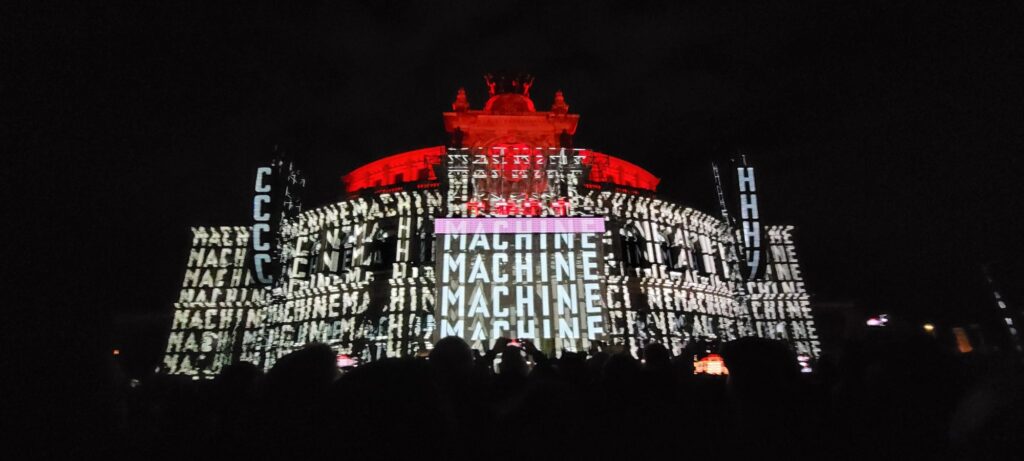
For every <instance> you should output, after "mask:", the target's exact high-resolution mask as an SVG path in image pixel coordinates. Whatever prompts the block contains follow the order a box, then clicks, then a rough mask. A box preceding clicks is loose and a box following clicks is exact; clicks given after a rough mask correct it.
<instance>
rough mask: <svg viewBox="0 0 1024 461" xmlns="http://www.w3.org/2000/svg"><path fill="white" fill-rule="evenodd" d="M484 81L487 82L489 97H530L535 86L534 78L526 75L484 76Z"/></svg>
mask: <svg viewBox="0 0 1024 461" xmlns="http://www.w3.org/2000/svg"><path fill="white" fill-rule="evenodd" d="M484 81H486V82H487V96H488V97H490V96H494V95H497V94H509V93H511V94H521V95H523V96H526V97H527V98H529V97H530V87H531V86H533V76H532V75H530V74H526V73H519V74H515V75H506V74H501V73H499V74H498V75H497V76H495V75H494V74H489V73H488V74H484Z"/></svg>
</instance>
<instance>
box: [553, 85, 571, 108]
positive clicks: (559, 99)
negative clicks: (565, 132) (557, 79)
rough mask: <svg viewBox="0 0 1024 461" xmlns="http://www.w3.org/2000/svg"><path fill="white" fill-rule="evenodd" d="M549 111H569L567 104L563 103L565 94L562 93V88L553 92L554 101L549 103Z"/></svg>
mask: <svg viewBox="0 0 1024 461" xmlns="http://www.w3.org/2000/svg"><path fill="white" fill-rule="evenodd" d="M551 112H554V113H556V114H566V113H568V112H569V105H568V104H566V103H565V95H563V94H562V90H558V91H556V92H555V102H554V103H552V104H551Z"/></svg>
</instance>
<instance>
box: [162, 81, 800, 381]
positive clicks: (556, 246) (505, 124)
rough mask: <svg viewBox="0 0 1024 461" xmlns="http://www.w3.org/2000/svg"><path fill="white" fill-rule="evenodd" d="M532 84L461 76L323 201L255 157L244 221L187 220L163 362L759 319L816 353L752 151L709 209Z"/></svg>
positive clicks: (674, 336)
mask: <svg viewBox="0 0 1024 461" xmlns="http://www.w3.org/2000/svg"><path fill="white" fill-rule="evenodd" d="M531 83H532V79H531V78H529V77H526V76H520V77H517V78H502V79H493V78H490V77H489V78H488V85H489V89H490V91H489V93H490V94H489V99H488V101H487V103H486V104H485V105H484V107H483V108H482V109H479V110H474V109H471V108H470V104H469V102H468V101H467V98H466V95H465V92H464V91H462V90H460V91H459V93H458V95H457V96H456V100H455V102H454V103H453V104H452V109H453V110H452V111H451V112H445V113H444V114H443V118H444V125H445V129H446V131H447V133H448V135H449V139H450V141H449V143H448V144H447V145H446V146H437V147H429V148H424V149H418V150H414V151H410V152H405V153H400V154H396V155H391V156H388V157H385V158H383V159H380V160H377V161H374V162H372V163H369V164H367V165H364V166H362V167H360V168H357V169H356V170H354V171H352V172H350V173H348V174H347V175H345V176H344V177H343V179H342V182H343V185H344V193H345V199H343V200H340V201H337V202H335V203H331V204H328V205H326V206H321V207H317V208H312V209H307V210H301V209H300V207H299V206H298V193H297V190H298V188H299V186H301V179H300V177H299V176H298V174H297V172H295V171H294V170H292V169H291V168H290V165H289V164H287V163H286V162H283V161H277V162H275V163H274V164H272V165H269V166H266V167H261V168H260V169H259V170H257V175H256V183H255V187H254V200H253V205H254V206H253V223H245V224H247V225H245V226H223V227H196V228H193V230H192V232H193V242H192V249H191V251H190V254H189V257H188V260H187V267H186V271H185V276H184V279H183V285H182V289H181V292H180V296H179V299H178V301H177V302H176V303H175V305H174V309H175V310H174V320H173V324H172V326H171V332H170V335H169V339H168V344H167V348H166V353H165V357H164V362H163V364H162V366H161V367H162V370H163V371H164V372H166V373H172V374H183V375H191V376H195V377H209V376H213V375H216V374H217V373H218V372H219V370H220V369H221V368H223V367H224V366H225V365H228V364H230V363H233V362H236V361H240V360H242V361H249V362H253V363H257V364H261V365H262V366H264V367H270V366H272V365H273V363H274V362H275V361H276V360H277V359H278V358H279V357H281V356H283V355H285V354H287V353H289V352H291V351H293V350H295V349H297V348H300V347H302V346H304V345H305V344H308V343H311V342H321V343H325V344H328V345H330V346H331V347H332V348H334V349H335V351H336V352H338V353H339V354H346V355H349V356H351V357H355V358H358V359H359V360H362V361H370V360H375V359H379V358H382V357H400V356H411V355H415V354H417V353H421V352H422V351H425V350H429V349H430V347H431V345H432V343H433V342H435V341H436V340H437V339H439V338H440V337H444V336H450V335H455V336H461V337H463V338H464V339H465V340H466V341H467V342H469V343H470V344H471V346H473V347H475V348H478V349H485V348H487V347H489V346H490V345H491V344H492V343H493V340H494V339H495V338H496V337H499V336H506V337H512V338H530V339H531V340H532V341H534V342H535V343H537V344H538V345H539V347H540V348H541V349H543V350H546V351H549V352H553V353H557V352H558V351H563V350H572V351H575V350H587V349H589V348H591V347H602V346H608V345H620V346H621V347H624V348H626V349H628V350H629V351H631V352H633V353H634V354H635V353H636V352H637V351H638V350H639V349H640V348H642V347H643V346H644V345H645V344H649V343H652V342H657V343H661V344H663V345H665V346H666V347H667V348H669V349H670V350H672V351H674V352H676V353H678V352H680V351H682V349H683V348H684V347H685V346H686V345H687V344H689V343H691V342H693V341H699V340H712V341H726V340H730V339H734V338H738V337H742V336H762V337H769V338H778V339H783V340H786V341H788V342H789V343H790V344H791V345H792V347H793V348H794V349H795V351H796V352H797V354H798V355H800V356H802V357H805V358H813V357H816V356H817V355H818V353H819V344H818V340H817V334H816V332H815V327H814V320H813V317H812V314H811V311H810V304H809V302H810V301H809V297H808V294H807V291H806V289H805V287H804V283H803V280H802V274H801V272H800V265H799V262H798V260H797V257H796V251H795V248H794V244H793V230H794V229H793V227H791V226H763V225H762V224H761V223H760V220H759V217H758V210H757V202H756V198H757V196H756V185H755V182H754V174H753V171H754V170H753V168H752V167H749V166H748V165H745V164H742V163H741V164H738V165H737V166H736V167H735V168H727V169H725V173H726V174H724V175H723V176H725V177H726V179H727V180H729V181H726V182H735V184H736V186H737V187H736V189H737V194H735V199H736V200H727V199H726V196H732V195H733V194H725V193H723V186H722V184H724V183H725V182H724V181H722V179H721V178H718V177H717V176H718V170H717V168H716V170H715V172H716V179H719V181H718V183H719V185H720V188H719V197H720V199H721V203H722V210H721V213H720V215H719V216H712V215H710V214H707V213H705V212H702V211H699V210H695V209H692V208H688V207H686V206H684V205H681V204H678V203H673V202H670V201H666V200H663V199H661V198H659V197H658V196H657V194H656V187H657V185H658V181H659V180H658V178H656V177H655V176H654V175H653V174H651V173H650V172H648V171H647V170H644V169H643V168H641V167H639V166H637V165H634V164H632V163H630V162H628V161H626V160H623V159H619V158H617V157H614V156H611V155H607V154H604V153H601V152H597V151H594V150H590V149H582V148H576V147H574V146H573V144H572V139H573V136H574V134H575V132H576V126H577V123H578V121H579V116H578V115H576V114H571V113H569V111H568V105H567V104H566V102H565V99H564V97H563V95H562V94H561V92H558V93H556V95H555V98H554V103H553V104H552V107H551V109H550V110H549V111H537V110H536V109H535V107H534V103H533V101H532V99H531V98H530V95H529V89H530V88H529V87H530V84H531ZM730 190H731V189H730ZM732 205H736V206H732ZM730 209H733V212H732V213H730V212H729V210H730Z"/></svg>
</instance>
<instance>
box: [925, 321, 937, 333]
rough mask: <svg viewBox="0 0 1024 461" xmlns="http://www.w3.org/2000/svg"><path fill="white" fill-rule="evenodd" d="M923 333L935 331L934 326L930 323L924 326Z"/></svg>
mask: <svg viewBox="0 0 1024 461" xmlns="http://www.w3.org/2000/svg"><path fill="white" fill-rule="evenodd" d="M924 331H925V332H927V333H932V332H934V331H935V325H932V324H930V323H926V324H924Z"/></svg>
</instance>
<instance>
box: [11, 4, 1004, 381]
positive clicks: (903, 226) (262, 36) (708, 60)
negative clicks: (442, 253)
mask: <svg viewBox="0 0 1024 461" xmlns="http://www.w3.org/2000/svg"><path fill="white" fill-rule="evenodd" d="M208 3H209V2H194V3H179V2H159V3H158V4H155V5H150V6H145V7H142V6H137V5H135V4H133V3H126V4H120V5H107V6H95V5H55V4H50V5H46V6H40V5H38V4H35V2H33V6H34V7H33V8H32V9H31V10H30V9H29V8H17V7H16V8H7V9H8V14H5V17H6V18H7V20H8V21H10V27H5V29H6V32H4V44H5V46H13V47H14V48H15V50H16V51H18V52H17V53H14V54H11V55H9V58H8V59H7V60H8V65H9V70H10V71H12V72H10V73H8V76H9V78H5V83H3V87H2V91H3V94H4V96H3V97H4V100H5V101H7V103H8V107H18V108H22V107H23V108H26V109H30V110H29V111H25V112H22V113H15V114H14V115H13V116H12V117H11V118H9V119H8V122H7V123H5V124H4V125H5V127H4V129H5V130H6V131H8V135H11V136H5V137H6V138H7V139H11V140H14V145H13V146H11V148H10V149H8V150H7V152H5V153H4V156H5V158H6V159H7V167H6V168H5V170H6V171H5V173H6V175H7V176H10V177H11V178H16V179H18V181H8V182H7V183H8V185H9V191H12V192H13V193H12V194H10V197H11V198H10V199H9V200H7V204H8V205H13V207H14V209H13V212H12V213H11V214H10V216H14V217H18V219H21V220H22V221H25V220H28V221H29V222H30V223H31V224H34V225H32V226H24V225H22V224H20V222H19V221H15V220H14V219H13V218H12V219H11V221H9V222H11V223H18V224H16V225H12V227H16V228H18V229H26V230H27V229H31V230H30V231H29V232H26V233H25V234H26V235H24V238H21V237H19V238H14V239H9V241H8V245H13V246H14V247H15V249H30V252H31V254H30V255H29V256H27V257H24V258H22V259H19V260H18V264H10V263H9V264H7V266H8V269H16V271H15V272H17V273H18V274H20V275H12V276H11V277H9V278H8V280H9V281H10V282H11V285H12V286H18V287H21V288H27V289H24V290H19V291H20V292H23V294H24V296H21V297H17V298H14V300H13V302H12V305H11V307H10V309H12V310H20V311H21V312H24V313H30V314H36V315H34V318H36V320H38V322H37V323H36V324H35V327H34V328H25V329H22V331H21V333H22V334H24V335H25V338H20V339H24V340H29V341H28V342H25V344H31V341H32V340H39V339H40V338H52V336H50V333H46V334H44V333H43V332H46V331H50V329H51V328H53V326H52V325H53V324H52V323H50V322H53V319H55V318H56V319H57V322H58V324H59V326H60V327H67V328H65V329H66V330H68V331H71V332H72V334H71V335H70V336H66V337H63V338H59V339H56V340H54V339H47V341H56V342H57V343H59V344H60V346H59V347H61V348H64V347H68V348H69V350H74V351H75V352H74V353H73V356H74V357H75V358H74V360H83V359H90V360H92V358H93V355H94V353H96V354H99V353H104V354H109V348H110V347H113V346H120V347H122V348H124V349H125V354H126V355H129V356H131V355H134V356H135V357H136V359H137V361H140V363H144V364H149V365H152V364H154V363H153V362H152V361H153V360H156V358H158V357H159V354H160V348H162V347H163V344H164V341H165V340H166V335H165V333H166V328H167V326H166V325H163V323H162V321H161V320H160V318H166V322H167V323H168V325H169V322H170V318H169V313H170V312H171V309H172V306H171V303H172V302H173V301H174V299H176V296H177V290H178V287H179V286H180V283H181V277H182V272H183V268H184V265H185V260H186V257H187V252H188V247H189V243H190V231H189V226H192V225H246V224H249V217H250V213H251V200H252V192H251V186H252V182H253V175H254V171H255V168H256V166H257V165H259V163H260V162H261V161H264V160H266V159H267V158H269V156H270V150H271V146H272V145H273V144H275V143H280V144H282V145H285V146H287V148H288V149H289V150H290V151H292V152H295V154H296V156H297V158H298V161H299V165H300V167H301V168H302V169H303V170H304V171H305V172H306V174H307V177H308V178H309V187H308V195H307V196H306V205H307V206H316V205H320V204H323V203H327V202H329V201H331V200H334V199H336V198H337V197H338V196H339V192H340V184H339V178H340V176H341V175H342V174H343V173H345V172H347V171H350V170H351V169H353V168H355V167H357V166H359V165H362V164H364V163H367V162H368V161H370V160H373V159H377V158H381V157H383V156H385V155H388V154H392V153H396V152H401V151H404V150H410V149H415V148H420V147H426V146H431V145H438V144H441V143H442V142H443V129H442V125H441V117H440V113H441V112H442V111H445V110H449V109H450V104H451V102H452V100H453V99H454V95H455V92H456V90H457V89H458V88H459V87H460V86H464V87H465V88H466V90H467V92H468V94H469V99H470V102H471V104H472V106H473V107H474V108H479V107H481V106H482V104H483V103H484V100H485V94H486V87H485V86H484V84H483V79H482V78H481V75H482V74H484V73H485V72H494V71H501V70H507V71H515V72H518V71H526V72H531V73H533V74H534V75H535V76H536V83H535V85H534V87H533V88H532V90H531V94H532V95H533V99H534V101H535V102H536V104H537V107H538V109H542V110H543V109H546V108H547V107H549V106H550V104H551V100H552V95H553V93H554V91H555V90H557V89H562V90H564V91H565V95H566V99H567V101H568V103H569V105H570V111H571V112H573V113H578V114H581V116H582V121H581V123H580V126H579V130H578V132H577V137H576V145H577V146H582V147H588V148H592V149H596V150H599V151H602V152H606V153H609V154H612V155H616V156H619V157H621V158H624V159H627V160H630V161H632V162H634V163H636V164H638V165H640V166H643V167H645V168H647V169H649V170H650V171H652V172H653V173H654V174H655V175H657V176H659V177H661V178H662V183H661V185H660V187H659V190H660V193H661V195H662V196H663V197H665V198H667V199H669V200H673V201H678V202H681V203H684V204H686V205H689V206H692V207H695V208H698V209H701V210H704V211H707V212H711V213H715V212H716V211H717V204H716V201H715V195H714V189H713V183H712V180H711V172H710V166H709V165H710V163H709V162H710V160H711V159H713V158H718V157H720V156H723V155H727V154H730V153H734V152H737V151H741V152H744V153H747V154H748V155H750V156H751V158H752V159H753V161H754V163H755V165H756V166H758V167H759V170H758V183H759V188H760V196H759V199H760V201H761V211H762V219H763V220H764V221H765V222H766V223H767V224H776V223H777V224H793V225H796V226H797V227H798V232H797V250H798V252H799V254H800V256H801V258H802V263H803V265H804V274H805V276H806V278H807V283H808V287H809V290H810V291H811V293H812V294H813V295H814V297H815V299H816V300H817V301H855V302H857V303H858V304H859V305H860V306H862V307H863V308H865V309H866V310H868V311H870V312H891V313H895V314H898V315H902V316H905V317H907V318H910V319H914V320H915V321H924V320H932V321H941V322H946V323H947V324H950V325H952V324H957V323H964V322H973V321H977V320H978V319H982V318H983V317H985V316H986V315H988V314H985V313H986V312H990V311H991V310H992V309H994V306H993V305H992V304H991V302H990V300H989V299H988V298H986V294H987V293H986V292H985V291H984V286H983V285H982V284H981V278H980V269H979V267H980V264H982V263H994V264H995V267H996V268H997V269H998V274H999V276H1000V277H1001V283H1002V284H1003V285H1004V287H1005V288H1007V289H1008V290H1010V291H1011V292H1012V291H1013V290H1014V289H1016V287H1017V283H1018V281H1019V280H1020V274H1021V265H1020V263H1019V262H1018V261H1017V259H1016V258H1017V257H1018V256H1019V255H1021V254H1024V251H1021V250H1022V248H1021V243H1020V238H1019V234H1020V232H1021V230H1022V226H1021V217H1020V207H1021V203H1024V202H1022V201H1021V194H1020V192H1019V184H1018V178H1020V177H1021V173H1022V172H1024V171H1022V161H1021V159H1020V155H1021V153H1022V152H1024V149H1022V147H1024V123H1022V121H1024V117H1022V115H1024V114H1022V107H1024V105H1022V103H1024V98H1022V85H1021V83H1020V82H1022V81H1024V74H1022V72H1021V69H1022V68H1024V67H1022V66H1020V63H1021V62H1024V59H1022V58H1024V56H1022V55H1024V46H1022V44H1024V40H1022V38H1024V37H1022V35H1024V32H1022V30H1024V29H1022V28H1021V27H1020V26H1019V24H1020V21H1019V18H1020V16H1021V14H1020V13H1021V6H1020V5H1019V4H1015V3H1014V2H1003V3H985V4H984V5H975V4H974V2H931V1H927V2H926V1H922V2H891V1H868V2H856V6H852V5H843V4H835V3H831V2H829V5H819V4H818V2H806V3H803V2H780V3H772V4H769V5H761V6H754V7H750V6H747V5H740V4H738V3H730V2H717V1H715V2H696V3H689V2H660V3H659V2H621V3H600V4H597V3H591V2H579V3H558V4H557V5H549V4H547V3H542V2H512V1H509V2H497V3H495V2H466V3H460V2H420V3H416V4H405V3H397V2H366V3H365V4H348V3H335V2H281V3H279V4H273V3H261V4H258V5H251V4H249V3H247V2H239V3H237V4H220V5H212V4H208ZM684 3H685V4H684ZM24 242H32V243H38V244H36V245H25V244H24ZM25 268H28V270H25ZM37 307H43V308H49V309H37ZM161 316H163V317H161ZM115 319H116V320H117V321H118V323H117V324H116V325H118V328H117V330H116V331H115V330H114V329H113V325H115V323H113V322H114V320H115ZM153 319H156V320H153ZM68 342H74V344H73V345H72V346H70V347H69V346H68V345H67V343H68ZM89 363H91V362H89Z"/></svg>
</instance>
